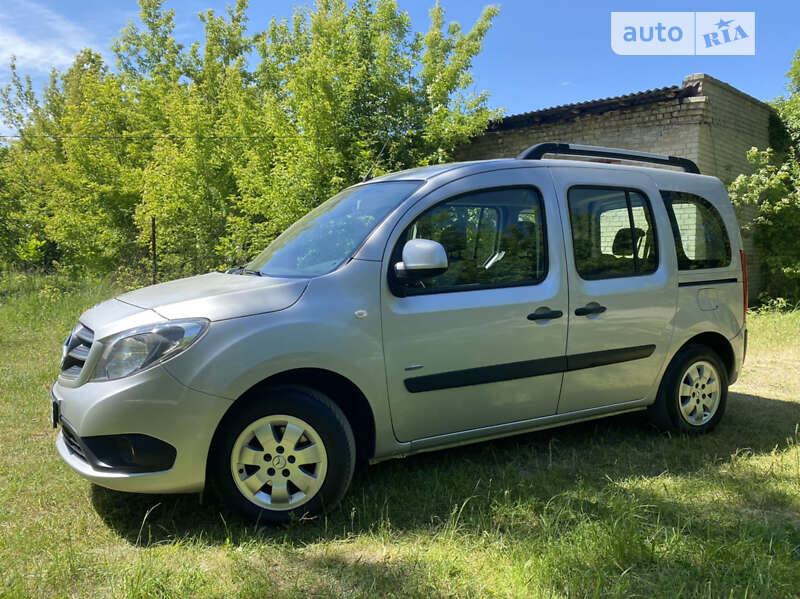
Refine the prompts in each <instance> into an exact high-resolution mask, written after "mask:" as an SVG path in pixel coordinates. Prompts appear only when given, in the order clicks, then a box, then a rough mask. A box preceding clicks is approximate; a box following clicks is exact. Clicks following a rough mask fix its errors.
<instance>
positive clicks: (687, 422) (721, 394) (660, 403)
mask: <svg viewBox="0 0 800 599" xmlns="http://www.w3.org/2000/svg"><path fill="white" fill-rule="evenodd" d="M727 401H728V371H727V369H726V368H725V366H724V364H723V363H722V360H721V359H720V357H719V355H717V353H716V352H715V351H714V350H712V349H711V348H709V347H707V346H705V345H695V344H691V345H687V346H686V347H684V348H683V349H681V350H680V351H679V352H678V353H677V355H676V356H675V357H674V358H673V359H672V362H670V364H669V366H668V367H667V370H666V372H665V373H664V377H663V378H662V379H661V385H660V386H659V389H658V395H657V396H656V400H655V402H654V403H653V404H652V405H651V406H650V407H649V408H648V416H649V418H650V421H651V422H652V423H653V424H655V425H656V426H657V427H658V428H660V429H662V430H665V431H670V432H676V433H687V434H694V435H698V434H704V433H707V432H709V431H711V430H713V429H714V427H716V426H717V424H719V421H720V420H721V419H722V416H723V414H724V413H725V406H726V404H727Z"/></svg>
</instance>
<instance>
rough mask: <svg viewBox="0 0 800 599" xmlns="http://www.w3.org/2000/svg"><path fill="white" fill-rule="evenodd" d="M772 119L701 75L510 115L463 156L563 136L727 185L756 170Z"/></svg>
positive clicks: (498, 154) (756, 287) (754, 274)
mask: <svg viewBox="0 0 800 599" xmlns="http://www.w3.org/2000/svg"><path fill="white" fill-rule="evenodd" d="M770 117H771V109H770V107H769V106H768V105H767V104H765V103H763V102H761V101H759V100H756V99H755V98H753V97H752V96H748V95H747V94H745V93H744V92H741V91H739V90H738V89H736V88H734V87H732V86H730V85H728V84H727V83H724V82H722V81H719V80H718V79H714V78H713V77H711V76H709V75H705V74H694V75H689V76H688V77H686V79H684V81H683V84H682V85H680V86H678V85H675V86H672V87H664V88H660V89H654V90H648V91H644V92H639V93H634V94H628V95H625V96H619V97H616V98H604V99H601V100H591V101H588V102H580V103H577V104H567V105H564V106H556V107H553V108H545V109H543V110H536V111H533V112H526V113H522V114H515V115H511V116H507V117H505V118H503V119H501V120H499V121H497V122H494V123H492V125H491V126H490V127H489V129H488V131H486V133H484V134H483V135H482V136H480V137H477V138H475V139H473V140H472V142H471V143H470V144H468V145H467V146H465V147H464V148H462V149H461V151H460V152H459V155H458V159H461V160H479V159H485V158H502V157H511V156H516V155H517V154H518V153H519V152H520V151H522V150H523V149H525V148H526V147H528V146H530V145H533V144H535V143H538V142H542V141H561V142H568V143H581V144H590V145H597V146H608V147H616V148H626V149H630V150H641V151H645V152H655V153H659V154H670V155H673V156H682V157H685V158H690V159H691V160H694V161H695V162H696V163H697V165H698V166H699V167H700V170H701V172H702V173H704V174H709V175H714V176H716V177H719V178H720V179H721V180H722V182H723V183H725V184H726V185H727V184H729V183H730V182H731V181H733V179H735V178H736V176H737V175H739V174H741V173H744V172H749V171H750V170H751V165H750V163H749V162H747V158H746V153H747V150H749V149H750V148H751V147H753V146H755V147H758V148H762V149H763V148H766V147H768V146H769V145H770V139H769V132H770V126H769V124H770ZM739 216H740V219H747V218H748V216H749V215H747V214H740V215H739ZM744 244H745V250H746V251H747V254H748V257H749V260H748V263H749V265H750V298H751V300H753V299H755V298H757V296H758V292H759V291H760V288H761V285H760V280H761V277H760V273H759V270H760V269H759V268H758V262H759V261H758V256H757V252H756V249H755V247H754V246H753V242H752V239H751V238H750V237H749V236H745V238H744Z"/></svg>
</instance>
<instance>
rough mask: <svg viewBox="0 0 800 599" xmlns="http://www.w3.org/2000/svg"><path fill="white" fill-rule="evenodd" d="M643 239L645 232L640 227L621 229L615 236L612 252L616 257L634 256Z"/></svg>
mask: <svg viewBox="0 0 800 599" xmlns="http://www.w3.org/2000/svg"><path fill="white" fill-rule="evenodd" d="M642 237H644V231H642V230H641V229H639V228H638V227H634V228H633V229H620V230H619V231H617V234H616V235H615V236H614V243H613V244H612V246H611V252H612V253H613V254H614V255H615V256H633V252H634V251H635V248H637V247H638V245H639V241H640V240H641V239H642Z"/></svg>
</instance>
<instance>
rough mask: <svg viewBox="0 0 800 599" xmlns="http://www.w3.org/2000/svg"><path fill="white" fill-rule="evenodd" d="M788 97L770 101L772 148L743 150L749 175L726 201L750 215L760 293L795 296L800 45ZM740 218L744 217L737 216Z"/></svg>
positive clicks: (799, 295) (798, 281)
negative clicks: (773, 115)
mask: <svg viewBox="0 0 800 599" xmlns="http://www.w3.org/2000/svg"><path fill="white" fill-rule="evenodd" d="M787 76H788V78H789V83H788V85H787V89H788V91H789V96H788V97H786V98H783V97H781V98H778V99H777V100H776V102H775V103H774V108H775V110H776V113H777V117H778V119H779V121H780V126H779V124H778V123H776V122H774V121H773V122H771V123H770V143H771V144H773V146H774V149H775V150H777V151H773V149H767V150H765V151H759V150H757V149H756V148H751V149H750V151H749V152H748V154H747V158H748V160H749V161H750V162H751V163H752V164H753V167H754V172H753V173H752V174H745V175H739V177H737V178H736V180H734V181H733V183H732V184H731V186H730V188H729V190H728V191H729V193H730V196H731V201H732V202H733V203H734V206H736V208H737V210H738V211H739V212H740V213H744V215H745V216H747V215H750V214H754V215H755V216H754V219H753V221H752V224H750V225H745V227H748V226H749V227H752V228H753V229H754V233H755V235H754V238H755V241H756V243H757V245H758V246H759V249H760V259H761V264H762V267H764V268H765V270H766V273H765V274H766V275H767V276H765V277H764V280H765V290H764V291H765V297H782V298H785V300H786V301H788V302H790V303H793V302H795V303H796V302H798V301H800V243H798V241H797V240H798V235H800V163H798V156H799V155H800V50H798V52H797V53H796V54H795V56H794V59H793V61H792V67H791V69H790V71H789V72H788V73H787ZM742 220H743V222H744V223H746V222H747V220H748V219H747V218H743V219H742Z"/></svg>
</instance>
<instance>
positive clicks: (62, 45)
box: [0, 0, 94, 74]
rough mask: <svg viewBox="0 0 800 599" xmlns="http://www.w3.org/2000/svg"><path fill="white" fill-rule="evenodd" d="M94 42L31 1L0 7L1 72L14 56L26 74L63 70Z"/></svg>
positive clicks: (84, 32) (8, 0) (10, 2)
mask: <svg viewBox="0 0 800 599" xmlns="http://www.w3.org/2000/svg"><path fill="white" fill-rule="evenodd" d="M93 41H94V36H93V35H92V34H91V33H90V32H89V31H87V30H86V29H84V28H83V27H81V26H80V25H78V24H76V23H74V22H72V21H70V20H69V19H67V18H65V17H63V16H62V15H60V14H58V13H56V12H54V11H53V10H51V9H49V8H47V7H46V6H42V5H41V4H38V3H36V2H33V1H31V0H4V1H3V3H2V5H1V6H0V69H2V67H4V66H5V65H8V63H9V61H10V60H11V56H16V57H17V66H18V67H19V69H20V71H21V72H23V73H31V74H37V73H46V72H48V71H49V70H50V69H51V68H52V67H56V68H63V67H66V66H67V65H69V64H71V63H72V61H73V59H74V58H75V54H77V53H78V51H80V50H81V49H82V48H85V47H89V46H92V45H93V44H92V42H93Z"/></svg>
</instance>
